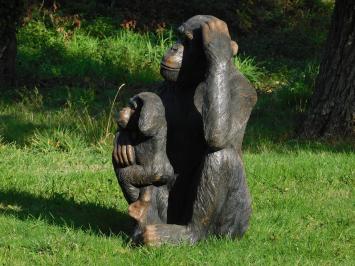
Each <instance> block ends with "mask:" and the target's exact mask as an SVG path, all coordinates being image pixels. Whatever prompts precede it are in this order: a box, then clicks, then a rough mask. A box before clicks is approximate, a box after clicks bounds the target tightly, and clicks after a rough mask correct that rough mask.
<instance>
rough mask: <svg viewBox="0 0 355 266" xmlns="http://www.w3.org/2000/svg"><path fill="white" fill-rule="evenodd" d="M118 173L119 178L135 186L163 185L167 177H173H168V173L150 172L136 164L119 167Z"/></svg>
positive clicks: (166, 181) (167, 179)
mask: <svg viewBox="0 0 355 266" xmlns="http://www.w3.org/2000/svg"><path fill="white" fill-rule="evenodd" d="M118 174H119V177H120V179H122V180H124V181H125V182H127V183H129V184H131V185H133V186H135V187H142V186H149V185H164V184H166V183H168V181H169V179H173V176H171V177H170V176H168V175H160V174H158V173H152V172H151V171H149V170H148V169H146V168H144V167H143V166H141V165H137V164H135V165H131V166H127V167H125V168H121V169H119V173H118Z"/></svg>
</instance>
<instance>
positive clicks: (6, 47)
mask: <svg viewBox="0 0 355 266" xmlns="http://www.w3.org/2000/svg"><path fill="white" fill-rule="evenodd" d="M16 53H17V45H16V33H15V31H13V32H11V33H10V32H6V33H4V34H2V36H0V87H2V86H9V85H12V84H13V83H14V80H15V73H16V71H15V66H16Z"/></svg>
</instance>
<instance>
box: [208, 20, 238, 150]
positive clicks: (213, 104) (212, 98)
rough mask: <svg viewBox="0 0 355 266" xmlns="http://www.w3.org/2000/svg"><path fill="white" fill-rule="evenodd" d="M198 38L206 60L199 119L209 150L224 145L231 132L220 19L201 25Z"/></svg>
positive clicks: (226, 47)
mask: <svg viewBox="0 0 355 266" xmlns="http://www.w3.org/2000/svg"><path fill="white" fill-rule="evenodd" d="M202 38H203V45H204V50H205V55H206V59H207V63H208V67H207V76H206V80H205V82H204V86H205V88H204V93H203V94H204V95H203V105H202V120H203V125H204V134H205V139H206V142H207V144H208V145H209V147H210V148H211V149H212V150H220V149H223V148H225V147H226V144H227V143H228V140H229V133H230V131H231V125H232V121H231V107H230V105H231V89H230V84H229V76H230V73H231V68H232V63H231V58H232V54H233V52H232V48H231V45H230V43H231V39H230V37H229V33H228V28H227V26H226V24H225V23H224V22H223V21H221V20H211V21H209V22H207V23H206V24H205V25H203V26H202Z"/></svg>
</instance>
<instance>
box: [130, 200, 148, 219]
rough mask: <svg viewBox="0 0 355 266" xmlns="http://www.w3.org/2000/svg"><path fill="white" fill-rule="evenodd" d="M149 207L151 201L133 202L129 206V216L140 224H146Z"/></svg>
mask: <svg viewBox="0 0 355 266" xmlns="http://www.w3.org/2000/svg"><path fill="white" fill-rule="evenodd" d="M149 205H150V202H149V201H142V200H137V201H136V202H133V203H132V204H130V205H129V207H128V214H129V216H131V217H132V218H133V219H135V220H136V221H137V222H138V223H139V224H144V222H145V220H146V217H147V213H148V208H149Z"/></svg>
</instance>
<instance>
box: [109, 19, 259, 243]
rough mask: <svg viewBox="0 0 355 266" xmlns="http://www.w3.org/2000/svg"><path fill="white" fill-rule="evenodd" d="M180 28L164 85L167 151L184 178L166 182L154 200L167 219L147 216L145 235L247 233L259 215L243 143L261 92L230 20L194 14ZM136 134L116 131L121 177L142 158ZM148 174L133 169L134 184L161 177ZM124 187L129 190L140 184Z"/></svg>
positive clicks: (166, 238) (180, 237)
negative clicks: (243, 66)
mask: <svg viewBox="0 0 355 266" xmlns="http://www.w3.org/2000/svg"><path fill="white" fill-rule="evenodd" d="M178 30H179V32H180V35H181V36H180V37H181V40H180V41H178V42H176V43H175V44H174V45H173V46H172V47H171V48H170V49H169V50H168V51H167V52H166V54H165V56H164V57H163V59H162V62H161V74H162V76H163V77H164V79H165V81H164V82H163V84H162V86H161V87H160V88H158V91H159V96H160V99H161V101H162V103H163V105H164V109H165V118H166V122H167V142H166V152H167V157H168V159H169V161H170V163H171V165H172V167H173V169H174V176H176V180H175V182H174V183H173V185H172V186H171V188H170V189H165V191H166V192H167V193H168V197H166V202H164V203H162V202H160V203H159V206H158V204H156V203H155V206H153V205H151V207H152V208H156V209H159V208H167V213H166V215H167V216H166V220H164V219H160V220H161V221H158V222H156V220H154V219H152V220H150V218H147V219H146V221H145V226H144V228H143V232H142V239H143V241H144V243H145V244H146V245H151V246H154V245H161V244H164V243H180V242H181V241H187V242H190V243H195V242H196V241H199V240H201V239H203V238H205V237H206V236H208V235H210V234H213V235H219V236H223V235H224V236H230V237H241V236H242V235H243V234H244V232H245V231H246V229H247V227H248V223H249V218H250V214H251V200H250V195H249V191H248V187H247V183H246V177H245V172H244V166H243V162H242V151H241V146H242V141H243V136H244V131H245V127H246V124H247V121H248V119H249V116H250V113H251V110H252V108H253V106H254V105H255V102H256V92H255V90H254V89H253V88H252V86H251V85H250V83H249V82H248V80H247V79H246V78H245V77H244V76H243V75H242V74H241V73H240V72H239V71H238V70H237V69H236V68H235V66H234V65H233V63H232V56H233V55H235V54H236V53H237V50H238V46H237V44H236V43H235V42H234V41H232V40H231V38H230V35H229V31H228V28H227V25H226V23H225V22H223V21H221V20H219V19H217V18H215V17H213V16H202V15H199V16H194V17H192V18H190V19H189V20H187V21H186V22H185V23H183V24H182V26H181V27H179V29H178ZM159 126H160V127H164V124H163V123H162V124H161V125H158V124H157V125H156V127H157V128H158V127H159ZM131 138H132V136H131V135H130V134H129V132H123V131H122V132H119V133H118V135H117V136H116V141H115V145H114V146H115V148H114V152H113V161H114V168H115V169H116V173H117V174H118V176H119V175H120V171H121V169H124V168H126V167H131V166H127V165H133V166H135V165H139V162H137V163H135V162H134V160H133V159H131V160H128V159H126V158H130V157H132V156H131V155H132V153H130V150H131V149H132V146H131V145H132V140H131ZM133 145H134V144H133ZM159 174H161V173H159ZM143 176H147V175H146V174H145V173H142V175H139V176H138V175H137V176H134V175H132V177H131V178H130V179H131V184H133V186H135V184H134V182H135V181H134V180H143V179H144V180H143V181H139V182H138V183H139V184H138V185H139V186H151V185H152V184H153V185H154V182H153V180H155V179H154V178H152V177H150V178H148V179H145V178H143ZM142 178H143V179H142ZM164 179H165V180H164ZM167 180H168V178H163V180H161V182H160V184H166V183H167V182H168V181H167ZM122 188H123V191H124V193H125V195H127V194H129V192H130V191H134V189H136V188H131V187H125V186H122ZM135 193H136V194H135V195H138V192H135ZM133 200H134V199H133ZM128 201H129V202H130V199H128ZM164 218H165V217H164Z"/></svg>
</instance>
